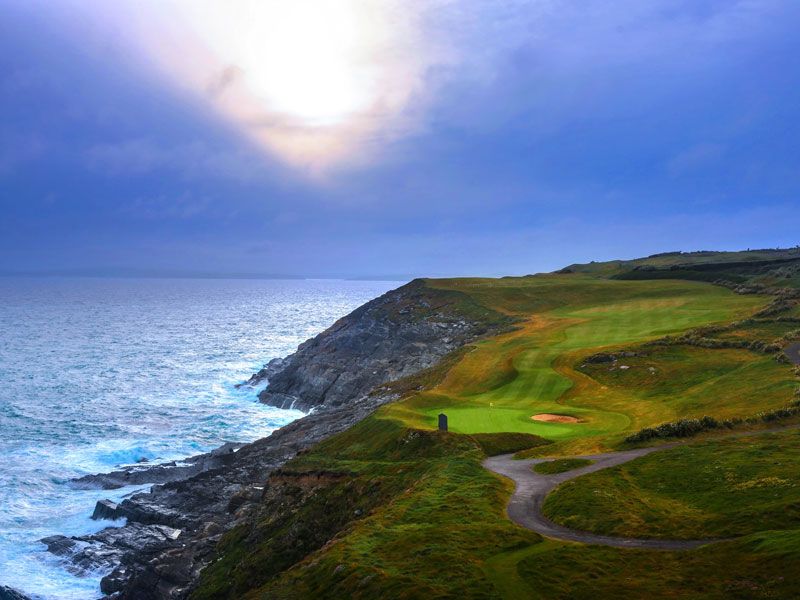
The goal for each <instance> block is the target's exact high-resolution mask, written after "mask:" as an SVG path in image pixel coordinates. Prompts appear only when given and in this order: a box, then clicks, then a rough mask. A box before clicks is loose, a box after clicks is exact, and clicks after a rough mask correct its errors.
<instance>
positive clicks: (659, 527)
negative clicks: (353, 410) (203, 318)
mask: <svg viewBox="0 0 800 600" xmlns="http://www.w3.org/2000/svg"><path fill="white" fill-rule="evenodd" d="M789 252H790V254H791V252H794V251H789ZM771 258H774V259H775V260H776V261H778V262H777V263H776V264H773V265H770V264H768V263H769V261H770V260H771ZM796 258H800V257H797V256H795V255H794V254H791V255H790V256H788V257H787V256H786V255H783V254H778V255H776V254H773V251H759V252H756V253H753V254H741V253H738V254H737V255H736V256H730V255H727V254H717V253H710V254H709V253H698V254H697V255H694V254H693V255H686V254H670V255H660V256H658V257H651V258H650V259H643V260H641V261H628V262H623V261H617V262H614V263H594V264H592V265H583V266H582V265H573V266H572V267H569V268H568V269H565V270H563V271H562V272H560V273H557V274H549V275H542V276H531V277H519V278H503V279H496V280H492V279H455V280H425V281H424V282H423V285H425V286H426V287H427V288H428V289H429V290H430V293H431V294H432V295H434V296H435V295H436V294H437V293H438V292H439V291H445V292H450V293H452V292H459V294H463V295H465V296H467V297H469V298H470V305H471V303H472V302H474V303H475V305H477V306H480V307H484V308H485V313H484V314H486V315H491V316H492V319H493V320H495V321H497V319H498V317H497V316H496V315H498V314H500V315H504V316H505V317H507V318H508V322H509V323H510V324H511V325H510V326H511V327H512V329H510V330H509V329H506V330H505V331H503V332H501V333H499V334H496V335H493V336H491V337H488V338H484V339H482V340H480V341H477V342H474V343H472V344H470V345H468V346H466V347H464V348H462V349H460V350H458V351H456V352H454V353H452V354H450V355H448V356H447V357H446V358H445V359H444V360H443V361H441V362H440V363H439V365H437V366H434V367H432V368H431V369H429V370H426V371H422V372H420V374H418V375H417V376H412V377H410V378H406V379H405V380H401V381H399V382H395V383H391V382H387V384H386V385H385V386H383V389H384V391H390V392H391V393H393V394H395V395H396V396H397V400H396V401H395V402H393V403H390V404H387V405H385V406H383V407H381V408H379V409H378V410H377V411H376V412H375V413H374V414H372V415H371V416H369V417H367V418H366V419H364V420H363V421H361V422H360V423H359V424H357V425H356V426H354V427H352V428H351V429H349V430H347V431H345V432H344V433H341V434H338V435H336V436H334V437H332V438H330V439H329V440H327V441H325V442H323V443H321V444H318V445H317V446H315V447H313V448H312V449H311V450H310V451H307V452H304V453H301V454H299V455H298V456H297V457H296V458H294V459H293V460H291V461H290V462H289V463H288V464H287V465H286V466H285V467H284V468H283V469H282V470H281V472H279V473H276V474H273V475H272V477H271V478H270V480H269V481H268V482H267V487H266V490H265V492H264V500H263V504H262V507H261V510H260V512H259V513H258V516H257V517H256V518H254V519H251V520H249V521H248V522H247V523H245V524H241V525H239V526H238V527H236V528H234V529H233V530H232V531H231V532H229V533H228V534H226V536H225V537H224V538H223V541H222V542H221V543H220V545H219V547H218V555H217V557H216V558H215V559H214V561H213V562H212V563H211V564H210V566H208V567H207V568H206V569H205V570H204V572H203V575H202V579H201V583H200V585H199V587H198V588H197V589H196V590H195V593H194V597H195V598H267V597H268V598H308V597H315V598H341V597H351V598H373V597H378V596H381V597H387V596H389V597H396V598H422V597H426V598H427V597H433V598H437V597H439V598H444V597H454V596H461V597H464V598H544V599H550V598H597V597H641V596H646V595H652V596H653V597H665V596H668V597H670V598H687V599H688V598H782V597H791V594H792V593H793V590H796V579H793V578H792V577H791V573H793V572H796V571H797V569H798V568H800V513H798V511H797V506H800V497H799V496H798V491H797V490H798V489H800V485H798V484H800V480H798V479H797V472H798V467H800V434H799V433H798V432H797V431H794V430H792V429H782V430H780V431H776V428H786V427H792V426H796V425H797V424H798V422H800V418H799V417H798V415H797V411H796V410H795V407H796V401H797V398H798V397H797V389H798V371H797V368H796V367H794V366H793V365H792V364H790V360H789V359H788V358H787V355H785V354H784V353H783V352H782V349H783V348H784V347H785V346H786V345H787V344H789V343H791V340H794V339H796V331H797V329H798V323H797V321H796V319H797V315H798V312H797V311H798V297H797V295H796V292H795V291H794V287H793V286H795V284H796V281H795V279H793V277H794V275H793V273H794V271H793V270H792V269H793V266H792V265H793V264H794V262H792V261H794V260H795V259H796ZM632 262H633V263H635V264H631V263H632ZM742 263H745V264H742ZM765 263H767V264H765ZM684 264H690V265H691V266H692V268H691V269H689V268H684V267H681V266H680V265H684ZM648 265H649V266H648ZM676 265H678V267H677V268H673V267H676ZM719 265H723V266H722V267H720V266H719ZM644 267H647V268H644ZM651 267H652V268H651ZM664 270H668V271H669V272H670V273H671V277H669V278H668V277H665V276H664V273H663V271H664ZM632 272H635V275H631V273H632ZM697 273H703V274H706V275H704V276H703V277H704V279H703V280H702V281H700V280H699V279H702V278H700V277H699V276H697ZM708 273H714V274H716V275H720V274H722V275H725V281H726V282H731V281H734V279H732V277H733V276H735V277H736V279H735V283H734V284H729V283H725V284H724V285H713V284H712V283H709V282H708V281H709V280H710V279H709V277H707V274H708ZM787 273H788V276H786V277H783V278H781V277H779V276H778V275H780V274H784V275H785V274H787ZM648 274H650V276H651V277H649V278H648ZM717 279H719V277H717ZM717 279H714V280H710V281H716V280H717ZM781 281H782V282H783V286H782V287H781V288H780V289H776V287H777V286H776V284H777V283H780V282H781ZM737 286H739V287H738V289H737ZM742 286H744V287H742ZM458 297H459V298H461V296H460V295H459V296H458ZM471 310H478V309H475V308H474V307H473V308H472V309H471ZM439 413H445V414H446V415H447V416H448V420H449V428H450V431H448V432H442V431H437V417H438V414H439ZM650 431H654V432H656V433H655V434H654V435H650V433H642V432H650ZM637 436H638V437H637ZM662 439H663V440H666V441H668V442H670V444H671V445H668V446H667V447H664V448H662V449H660V450H657V451H655V452H652V453H651V454H648V455H646V456H643V457H640V458H638V459H635V460H633V461H631V462H629V463H625V464H622V465H619V466H617V467H612V468H608V469H604V470H600V471H596V472H594V473H591V474H588V475H582V476H579V477H577V478H575V479H573V480H571V481H569V482H567V483H565V484H562V485H561V486H560V487H559V488H557V489H556V490H555V491H554V492H553V493H552V494H551V495H550V496H549V497H548V498H547V500H546V501H545V505H544V511H545V514H546V515H547V516H548V517H549V518H551V519H552V520H555V521H557V522H559V523H562V524H564V525H567V526H569V527H572V528H575V529H580V530H587V531H591V532H596V533H602V534H610V535H618V536H635V537H641V538H664V539H697V538H701V539H705V538H725V540H726V541H722V542H719V543H714V544H710V545H706V546H701V547H699V548H697V549H694V550H689V551H680V552H674V551H661V552H653V551H648V550H631V549H624V548H612V547H604V546H590V545H582V544H575V543H564V542H558V541H554V540H550V539H547V538H543V537H542V536H540V535H538V534H536V533H533V532H531V531H528V530H526V529H524V528H521V527H518V526H516V525H514V524H512V523H511V521H509V520H508V518H507V517H506V512H505V509H506V504H507V502H508V499H509V497H510V495H511V493H512V483H511V482H510V481H509V480H505V479H502V478H500V477H497V476H495V475H493V474H492V473H490V472H489V471H487V470H486V469H484V468H483V467H482V462H483V461H484V460H485V459H486V457H487V456H491V455H495V454H504V453H513V452H516V453H517V456H518V457H536V456H547V457H553V458H554V459H555V460H549V461H547V462H543V463H541V464H538V465H536V470H537V471H539V472H542V471H544V472H549V473H557V472H566V471H568V470H572V469H576V468H580V467H582V466H587V464H589V463H587V462H585V459H575V458H573V457H574V456H576V455H586V454H589V453H591V452H597V451H609V450H617V449H624V448H629V447H631V444H633V443H635V444H638V445H641V444H647V443H661V442H662ZM728 538H730V539H728ZM723 565H724V568H722V567H723Z"/></svg>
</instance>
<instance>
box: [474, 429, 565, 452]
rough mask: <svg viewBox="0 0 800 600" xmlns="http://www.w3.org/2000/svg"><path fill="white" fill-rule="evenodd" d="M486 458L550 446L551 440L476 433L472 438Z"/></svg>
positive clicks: (528, 434) (515, 435)
mask: <svg viewBox="0 0 800 600" xmlns="http://www.w3.org/2000/svg"><path fill="white" fill-rule="evenodd" d="M470 437H471V438H472V439H473V440H475V442H476V443H477V444H478V446H480V448H481V450H483V451H484V453H485V454H486V456H497V455H498V454H510V453H512V452H521V451H522V450H530V449H531V448H538V447H539V446H545V445H547V444H550V443H551V442H550V441H549V440H546V439H544V438H541V437H539V436H538V435H532V434H530V433H475V434H472V435H471V436H470Z"/></svg>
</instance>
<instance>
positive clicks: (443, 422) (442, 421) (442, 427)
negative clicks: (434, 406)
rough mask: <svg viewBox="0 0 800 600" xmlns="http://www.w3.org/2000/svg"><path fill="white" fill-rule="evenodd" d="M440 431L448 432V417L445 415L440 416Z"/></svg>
mask: <svg viewBox="0 0 800 600" xmlns="http://www.w3.org/2000/svg"><path fill="white" fill-rule="evenodd" d="M439 431H447V415H446V414H444V413H440V414H439Z"/></svg>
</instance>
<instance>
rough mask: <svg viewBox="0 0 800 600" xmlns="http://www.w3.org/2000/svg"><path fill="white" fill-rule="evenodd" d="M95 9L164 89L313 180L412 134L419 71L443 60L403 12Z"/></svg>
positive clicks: (269, 7)
mask: <svg viewBox="0 0 800 600" xmlns="http://www.w3.org/2000/svg"><path fill="white" fill-rule="evenodd" d="M120 7H122V8H120ZM100 10H102V11H105V13H106V14H107V15H109V16H110V17H111V18H114V19H120V20H119V27H121V29H122V31H123V33H124V35H125V37H126V39H127V42H129V43H131V44H133V45H134V46H135V48H134V49H135V50H136V52H137V53H138V54H144V55H145V56H146V57H147V58H148V60H149V62H150V64H151V65H154V66H155V67H156V68H157V69H158V70H159V71H160V72H161V73H162V74H163V75H165V76H166V77H167V78H169V79H170V81H171V82H173V83H174V84H175V85H177V86H179V87H181V88H184V89H186V90H188V91H190V92H192V93H194V94H196V95H197V96H198V97H202V98H203V101H205V102H209V103H210V104H211V106H213V108H214V109H215V110H216V111H217V112H219V113H220V114H221V115H222V116H224V117H225V118H226V119H228V120H230V121H231V122H233V123H234V124H235V125H236V127H237V128H238V129H239V130H241V131H242V132H244V133H245V134H246V135H247V136H249V137H250V138H251V139H252V140H254V141H255V142H256V143H257V144H258V145H259V146H261V147H262V148H264V149H265V150H267V151H268V152H269V153H270V154H272V155H273V156H277V157H279V158H280V159H282V160H284V161H287V162H289V163H291V164H294V165H296V166H300V167H303V168H307V169H309V170H310V171H314V172H325V171H327V170H329V169H330V168H333V167H335V166H338V165H341V164H345V163H352V162H360V161H364V160H369V159H370V158H371V157H374V156H375V155H376V154H377V151H376V146H379V145H380V144H381V143H382V142H384V141H388V140H391V139H393V138H395V137H398V136H401V135H403V134H404V133H408V132H409V131H410V130H413V129H414V128H415V127H417V126H418V125H419V115H420V114H421V111H422V107H423V105H424V101H425V97H426V93H427V90H426V89H425V87H424V86H423V83H424V78H425V74H426V70H427V69H428V68H430V67H431V66H434V65H441V64H445V63H447V62H448V59H447V53H446V52H444V51H442V50H441V48H436V47H434V46H433V45H432V44H431V43H430V42H429V41H427V40H426V38H425V36H424V18H423V14H422V12H423V11H422V10H421V9H420V8H418V6H417V4H416V3H415V2H403V3H394V2H389V1H387V2H374V1H369V0H292V2H285V1H280V0H278V1H274V0H261V1H258V0H233V1H228V2H217V1H211V0H207V1H197V0H162V1H160V2H150V1H145V2H136V3H133V4H127V5H119V4H117V5H116V6H115V7H114V8H113V9H111V8H107V7H106V8H103V7H101V8H100ZM142 51H143V52H142Z"/></svg>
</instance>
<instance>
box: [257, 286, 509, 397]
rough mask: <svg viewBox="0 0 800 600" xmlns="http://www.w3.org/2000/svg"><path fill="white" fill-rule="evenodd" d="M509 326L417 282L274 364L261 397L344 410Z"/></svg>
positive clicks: (457, 296)
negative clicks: (347, 406) (388, 383)
mask: <svg viewBox="0 0 800 600" xmlns="http://www.w3.org/2000/svg"><path fill="white" fill-rule="evenodd" d="M509 323H510V319H508V318H507V317H505V316H503V315H500V314H498V313H496V312H494V311H491V310H489V309H486V308H484V307H483V306H481V305H479V304H477V303H476V302H475V301H474V300H472V298H470V297H469V296H467V295H465V294H463V293H460V292H456V291H450V290H432V289H431V288H430V287H428V286H427V285H426V283H425V282H424V281H422V280H415V281H412V282H411V283H409V284H407V285H405V286H403V287H401V288H399V289H397V290H393V291H391V292H389V293H387V294H384V295H383V296H381V297H380V298H376V299H375V300H372V301H371V302H368V303H367V304H365V305H364V306H362V307H360V308H358V309H357V310H355V311H353V312H352V313H350V314H349V315H347V316H346V317H344V318H342V319H340V320H339V321H337V322H336V323H335V324H334V325H333V326H332V327H330V328H329V329H328V330H326V331H324V332H323V333H321V334H320V335H318V336H317V337H315V338H313V339H311V340H309V341H307V342H305V343H303V344H301V345H300V347H299V348H298V350H297V352H296V353H294V354H292V355H291V356H289V357H287V358H286V359H284V360H283V361H281V362H280V363H277V364H276V363H274V362H273V363H270V364H269V365H267V366H266V367H265V369H263V370H262V371H260V372H259V373H258V374H256V375H254V378H256V381H259V382H260V381H263V379H264V378H266V379H268V381H269V385H268V386H267V388H266V389H265V390H264V391H263V392H261V393H260V394H259V398H260V399H261V401H262V402H266V403H267V404H271V405H273V406H277V407H280V408H290V407H291V408H297V409H300V410H304V411H307V410H310V409H312V408H315V407H319V406H340V405H342V404H344V403H347V402H350V401H351V400H352V399H353V398H358V397H361V396H363V395H364V394H367V393H369V392H370V391H371V390H373V389H374V388H376V387H377V386H379V385H381V384H382V383H386V382H387V381H396V380H398V379H401V378H403V377H406V376H408V375H411V374H413V373H416V372H418V371H420V370H422V369H425V368H428V367H431V366H433V365H434V364H435V363H436V362H438V360H439V359H440V358H441V357H442V356H444V355H445V354H447V353H449V352H451V351H453V350H454V349H456V348H459V347H461V346H463V345H464V344H465V343H468V342H470V341H472V340H474V339H475V338H477V337H479V336H481V335H483V334H485V333H486V332H487V331H489V330H492V329H498V328H500V327H503V326H508V325H509ZM262 374H263V377H259V376H260V375H262ZM251 379H252V378H251Z"/></svg>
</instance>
